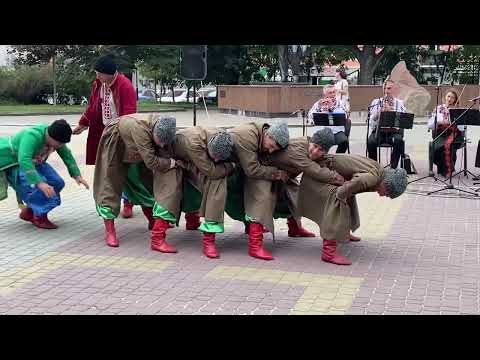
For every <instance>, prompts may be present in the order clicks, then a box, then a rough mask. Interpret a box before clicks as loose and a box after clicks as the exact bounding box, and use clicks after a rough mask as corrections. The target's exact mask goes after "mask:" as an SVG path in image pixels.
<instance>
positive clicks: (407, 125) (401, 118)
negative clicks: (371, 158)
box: [376, 111, 414, 163]
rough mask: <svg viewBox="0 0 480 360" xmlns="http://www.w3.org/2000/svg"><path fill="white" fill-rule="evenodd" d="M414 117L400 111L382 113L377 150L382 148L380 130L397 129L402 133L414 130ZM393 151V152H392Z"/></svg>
mask: <svg viewBox="0 0 480 360" xmlns="http://www.w3.org/2000/svg"><path fill="white" fill-rule="evenodd" d="M413 118H414V115H413V114H411V113H404V112H399V111H382V112H381V113H380V118H379V120H378V126H377V130H376V137H377V148H380V145H381V144H380V136H379V135H380V129H396V130H401V131H402V136H403V130H404V129H412V128H413ZM392 151H393V150H392ZM380 153H381V152H380V151H379V154H378V155H379V156H378V162H379V163H381V159H380Z"/></svg>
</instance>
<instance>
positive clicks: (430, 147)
mask: <svg viewBox="0 0 480 360" xmlns="http://www.w3.org/2000/svg"><path fill="white" fill-rule="evenodd" d="M442 77H443V73H442ZM436 90H437V105H436V106H435V121H434V123H433V130H432V138H433V139H435V131H436V129H437V118H438V96H439V94H440V79H438V86H437V89H436ZM434 154H435V140H433V141H430V142H429V143H428V175H427V176H422V177H421V178H418V179H415V180H412V181H409V182H408V184H412V183H414V182H416V181H420V180H423V179H426V178H433V179H434V180H435V181H440V182H442V183H443V184H444V185H447V183H446V182H445V181H443V180H441V179H439V178H437V177H436V176H435V173H434V172H433V157H434Z"/></svg>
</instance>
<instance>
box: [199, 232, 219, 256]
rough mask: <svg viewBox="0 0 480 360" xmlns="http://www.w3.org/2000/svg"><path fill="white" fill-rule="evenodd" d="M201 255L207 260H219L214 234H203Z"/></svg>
mask: <svg viewBox="0 0 480 360" xmlns="http://www.w3.org/2000/svg"><path fill="white" fill-rule="evenodd" d="M203 253H204V254H205V256H206V257H209V258H212V259H214V258H219V257H220V254H219V253H218V251H217V248H216V247H215V233H209V232H204V233H203Z"/></svg>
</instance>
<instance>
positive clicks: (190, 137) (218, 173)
mask: <svg viewBox="0 0 480 360" xmlns="http://www.w3.org/2000/svg"><path fill="white" fill-rule="evenodd" d="M222 131H223V130H222V129H219V128H203V127H201V126H195V127H192V128H187V129H183V130H180V131H178V132H177V136H176V139H175V144H174V152H175V158H176V159H180V160H184V161H186V162H187V163H188V166H187V169H186V170H185V177H186V180H187V181H189V182H190V183H191V184H192V185H193V186H194V187H195V188H197V190H198V191H199V192H200V193H201V194H202V202H201V205H200V209H199V215H200V216H201V217H204V218H205V220H207V221H215V222H218V223H223V222H224V211H225V203H226V199H227V176H228V175H229V174H230V173H231V172H232V171H233V165H232V164H231V163H229V162H217V163H216V162H214V161H213V159H211V158H210V156H209V154H208V142H209V141H210V139H211V138H212V137H213V136H215V135H216V134H217V133H219V132H222Z"/></svg>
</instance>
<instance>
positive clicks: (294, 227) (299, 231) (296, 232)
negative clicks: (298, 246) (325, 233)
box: [287, 217, 315, 237]
mask: <svg viewBox="0 0 480 360" xmlns="http://www.w3.org/2000/svg"><path fill="white" fill-rule="evenodd" d="M287 224H288V236H289V237H315V234H314V233H312V232H310V231H308V230H307V229H305V228H303V227H302V226H300V225H298V223H297V221H296V220H295V219H294V218H293V217H289V218H288V219H287Z"/></svg>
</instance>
